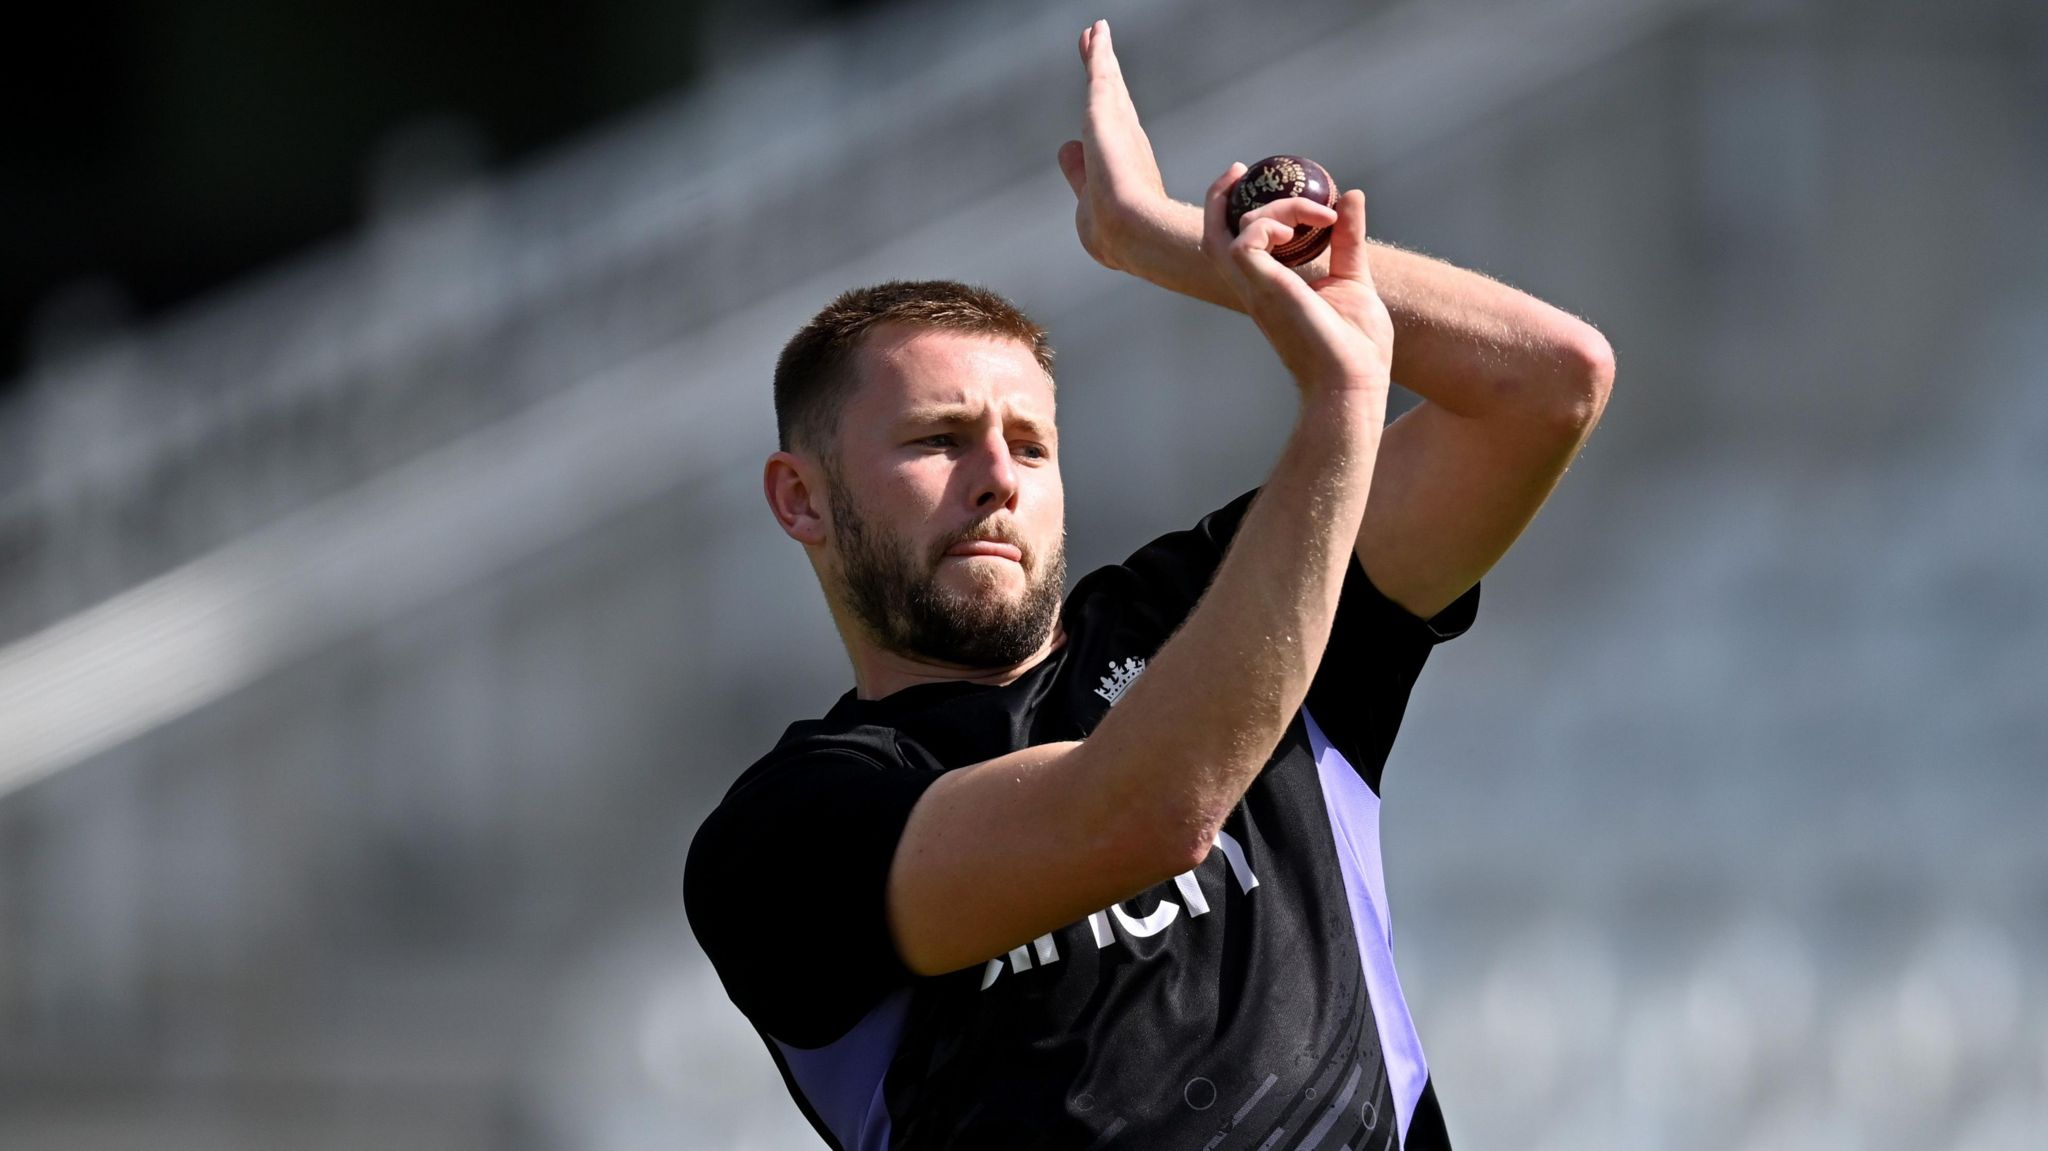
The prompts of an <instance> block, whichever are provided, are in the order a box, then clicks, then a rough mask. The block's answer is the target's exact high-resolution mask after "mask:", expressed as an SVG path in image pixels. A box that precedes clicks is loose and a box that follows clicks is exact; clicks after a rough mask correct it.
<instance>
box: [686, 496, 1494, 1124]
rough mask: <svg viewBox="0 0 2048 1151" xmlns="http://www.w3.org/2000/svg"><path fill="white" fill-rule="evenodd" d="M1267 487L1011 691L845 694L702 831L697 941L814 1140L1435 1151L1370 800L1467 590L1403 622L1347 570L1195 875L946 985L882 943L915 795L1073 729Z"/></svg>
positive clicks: (1110, 592)
mask: <svg viewBox="0 0 2048 1151" xmlns="http://www.w3.org/2000/svg"><path fill="white" fill-rule="evenodd" d="M1256 495H1257V493H1256V492H1251V493H1247V494H1246V495H1244V496H1242V497H1240V498H1238V499H1237V500H1235V501H1233V502H1231V503H1230V504H1229V505H1228V506H1226V507H1224V508H1222V509H1220V510H1218V511H1216V512H1214V513H1212V514H1211V515H1209V516H1207V517H1205V518H1204V519H1203V520H1202V521H1201V522H1200V523H1199V524H1198V525H1197V526H1195V527H1194V528H1193V529H1191V530H1187V531H1179V532H1174V533H1172V534H1169V535H1166V536H1162V537H1161V538H1159V539H1157V540H1154V541H1153V542H1152V543H1150V544H1147V545H1146V546H1145V547H1143V548H1141V549H1140V550H1139V551H1137V552H1136V553H1135V554H1133V555H1132V556H1131V557H1130V558H1129V559H1127V560H1125V561H1124V562H1123V563H1121V564H1112V565H1110V566H1107V567H1104V568H1100V569H1098V570H1096V571H1094V572H1091V573H1089V574H1088V575H1087V576H1086V577H1085V578H1083V579H1082V580H1080V581H1079V582H1078V583H1077V584H1076V585H1075V586H1074V589H1073V591H1072V592H1071V593H1070V594H1069V595H1068V597H1067V599H1066V601H1065V603H1064V605H1063V607H1062V612H1061V622H1062V624H1063V626H1064V628H1065V631H1066V637H1067V639H1066V642H1065V644H1064V645H1062V646H1061V647H1059V648H1058V649H1056V650H1055V651H1054V652H1053V653H1052V654H1051V655H1049V656H1048V657H1047V658H1046V659H1045V660H1043V661H1042V662H1040V663H1039V664H1038V665H1037V666H1035V667H1033V668H1032V669H1031V670H1030V671H1028V672H1026V673H1025V674H1024V675H1022V676H1020V677H1019V678H1017V679H1016V680H1014V681H1012V682H1010V683H1008V684H1003V685H999V686H998V685H987V684H972V683H961V682H949V683H932V684H921V685H918V686H915V687H909V688H905V689H903V690H901V691H898V692H895V693H893V694H891V695H889V696H886V697H884V698H881V699H875V700H862V699H857V698H855V697H854V695H853V693H851V692H849V693H848V694H847V695H846V696H845V697H843V698H841V699H840V700H839V702H838V703H837V704H836V705H834V706H833V708H832V709H831V711H830V712H828V713H827V714H826V715H825V716H824V718H822V719H817V720H808V721H804V722H801V723H797V724H794V725H792V726H791V727H790V728H789V730H788V731H787V733H785V734H784V736H783V737H782V739H781V741H780V742H779V743H778V744H777V745H776V747H775V749H774V750H773V751H772V752H770V753H769V754H768V755H766V756H764V757H763V758H762V759H761V760H760V761H759V762H757V763H755V764H754V765H753V766H752V767H750V768H748V769H747V771H746V772H745V773H744V774H742V775H741V776H740V778H739V779H738V780H737V781H736V782H735V783H734V784H733V786H732V788H731V790H730V791H729V792H728V793H727V794H726V796H725V799H724V801H723V802H722V803H721V804H720V805H719V807H718V808H717V809H715V810H714V811H713V812H712V814H711V815H710V816H709V817H708V818H706V820H705V822H704V824H703V825H702V827H701V828H700V829H699V830H698V832H697V836H696V839H695V841H694V842H693V843H692V845H691V850H690V856H689V862H688V866H687V870H686V875H685V882H684V892H685V902H686V906H687V910H688V914H689V917H690V923H691V926H692V928H693V929H694V930H695V932H696V934H697V938H698V940H699V942H700V943H701V944H702V945H703V947H704V949H705V951H706V953H707V954H708V955H709V956H710V958H711V961H712V963H713V965H714V966H715V967H716V968H717V970H718V973H719V976H720V978H721V979H722V980H723V981H724V984H725V988H726V991H727V994H728V995H730V996H731V998H732V1001H733V1002H734V1003H735V1004H736V1005H737V1006H738V1007H739V1009H740V1010H741V1011H742V1012H744V1013H745V1014H746V1016H747V1017H748V1019H749V1020H751V1021H752V1023H753V1024H754V1026H755V1028H756V1029H757V1030H758V1031H759V1032H760V1034H761V1037H762V1039H763V1041H764V1042H765V1043H766V1044H767V1047H768V1050H769V1052H770V1054H771V1055H772V1057H773V1058H774V1060H775V1062H776V1065H777V1066H778V1067H779V1068H780V1069H781V1071H782V1074H783V1078H784V1080H785V1082H786V1084H787V1085H788V1088H789V1091H790V1094H791V1095H792V1096H793V1097H794V1098H795V1100H796V1102H797V1104H798V1106H799V1107H801V1108H802V1110H803V1112H804V1114H805V1115H806V1116H807V1117H808V1118H809V1119H810V1121H811V1123H812V1124H813V1125H814V1126H815V1127H816V1128H817V1130H818V1133H819V1134H820V1135H821V1136H822V1137H823V1138H824V1139H825V1141H826V1142H827V1143H828V1144H829V1145H830V1146H832V1147H834V1148H838V1149H840V1151H855V1149H859V1151H881V1149H885V1148H891V1149H911V1148H919V1149H922V1148H966V1147H971V1148H976V1149H1000V1148H1027V1147H1028V1148H1061V1149H1066V1148H1071V1149H1073V1151H1082V1149H1084V1148H1085V1149H1107V1148H1159V1147H1176V1148H1188V1149H1189V1151H1239V1149H1242V1151H1278V1149H1281V1148H1299V1149H1301V1151H1314V1149H1319V1148H1321V1149H1327V1151H1340V1149H1349V1151H1366V1149H1367V1148H1395V1147H1404V1148H1410V1149H1418V1148H1423V1149H1426V1148H1443V1147H1448V1146H1449V1141H1448V1138H1447V1136H1446V1134H1445V1132H1444V1127H1443V1120H1442V1116H1441V1114H1440V1112H1439V1111H1438V1108H1437V1104H1436V1098H1435V1092H1434V1090H1433V1088H1432V1087H1431V1084H1430V1081H1429V1068H1428V1064H1427V1062H1426V1061H1425V1060H1424V1058H1423V1052H1422V1045H1421V1042H1420V1041H1419V1040H1418V1039H1417V1037H1416V1033H1415V1027H1414V1025H1413V1023H1412V1022H1411V1021H1410V1018H1409V1014H1408V1008H1407V1005H1406V1004H1405V1002H1404V1001H1403V1000H1402V996H1401V988H1400V983H1399V982H1398V980H1397V979H1396V978H1395V973H1394V963H1393V953H1392V948H1391V943H1390V936H1391V931H1392V923H1391V920H1390V919H1389V917H1388V912H1387V899H1386V884H1385V880H1384V877H1383V873H1382V871H1381V866H1380V851H1379V826H1380V825H1379V815H1380V812H1379V808H1380V801H1379V783H1380V772H1381V770H1382V768H1383V766H1384V764H1385V762H1386V758H1387V752H1388V749H1389V748H1390V747H1391V746H1392V744H1393V741H1394V736H1395V732H1396V731H1397V730H1398V728H1399V727H1400V723H1401V715H1402V712H1403V711H1404V710H1405V708H1406V706H1407V701H1408V696H1409V692H1410V689H1411V688H1412V687H1413V685H1414V683H1415V679H1416V675H1417V673H1419V672H1420V671H1421V669H1422V666H1423V662H1424V661H1425V660H1426V659H1427V658H1428V656H1429V652H1430V650H1431V648H1432V647H1433V646H1434V645H1435V644H1437V643H1438V642H1440V641H1442V640H1445V639H1448V638H1451V637H1453V636H1456V635H1458V634H1460V633H1462V632H1463V631H1464V630H1465V629H1466V628H1467V627H1469V626H1470V625H1471V622H1472V619H1473V616H1474V614H1475V612H1476V610H1477V606H1478V593H1479V589H1478V588H1477V587H1476V586H1475V587H1473V588H1472V589H1471V590H1470V591H1468V592H1466V593H1465V594H1464V595H1463V596H1462V597H1460V598H1459V599H1458V600H1457V602H1455V603H1453V604H1452V605H1451V606H1449V607H1448V608H1446V609H1444V610H1443V611H1442V612H1440V613H1438V614H1437V615H1436V616H1435V617H1434V618H1432V619H1430V620H1422V619H1418V618H1416V617H1415V616H1414V615H1412V614H1411V613H1409V612H1408V611H1406V610H1404V609H1403V608H1401V607H1400V606H1399V605H1397V604H1395V603H1393V602H1392V601H1391V600H1389V599H1387V598H1386V597H1385V596H1384V595H1382V594H1381V593H1380V592H1379V591H1378V590H1377V589H1376V588H1375V587H1374V586H1373V584H1372V582H1371V580H1370V579H1368V578H1367V577H1366V574H1365V572H1364V570H1363V569H1362V568H1361V567H1360V565H1359V564H1358V562H1357V560H1356V559H1355V558H1354V559H1353V561H1352V563H1351V567H1350V569H1349V572H1348V574H1347V575H1346V577H1345V581H1344V587H1343V591H1342V595H1341V598H1340V600H1339V604H1338V609H1337V615H1336V620H1335V623H1334V624H1333V626H1332V630H1331V638H1330V643H1329V645H1328V647H1327V649H1326V651H1325V654H1324V656H1323V660H1322V663H1321V664H1320V665H1319V667H1318V669H1317V672H1316V675H1315V677H1314V680H1313V683H1312V686H1311V688H1310V690H1309V693H1308V698H1307V702H1306V703H1305V705H1304V706H1303V708H1302V709H1301V711H1300V712H1299V713H1298V714H1297V715H1296V716H1295V718H1294V720H1293V721H1292V723H1290V725H1289V726H1288V729H1287V732H1286V735H1285V736H1284V737H1283V738H1282V739H1281V741H1280V743H1279V745H1278V746H1277V747H1276V748H1275V749H1274V751H1273V755H1272V758H1271V759H1270V760H1269V761H1268V763H1267V765H1266V766H1265V768H1264V769H1263V770H1262V771H1261V773H1260V774H1259V776H1258V778H1257V779H1256V780H1255V781H1254V782H1253V783H1252V785H1251V787H1250V789H1249V790H1248V791H1247V792H1246V793H1245V795H1244V797H1243V799H1241V800H1240V801H1239V802H1238V804H1237V805H1236V807H1235V808H1233V809H1232V811H1231V812H1230V814H1229V816H1228V818H1227V819H1225V821H1224V823H1223V825H1222V831H1221V832H1220V833H1219V834H1218V835H1217V836H1216V840H1215V846H1214V848H1213V849H1212V850H1211V851H1210V853H1209V855H1208V858H1207V859H1206V860H1205V861H1204V862H1203V863H1202V864H1201V865H1200V866H1198V867H1196V868H1194V869H1192V870H1190V871H1187V872H1184V873H1182V874H1181V875H1178V876H1175V877H1174V878H1173V879H1171V880H1168V881H1166V882H1163V883H1161V884H1159V885H1158V886H1156V887H1154V888H1152V889H1151V890H1149V891H1145V892H1143V893H1140V894H1137V895H1134V896H1133V897H1131V898H1130V899H1126V900H1124V901H1122V902H1121V903H1118V904H1115V905H1112V906H1110V907H1106V908H1103V909H1102V910H1101V911H1099V912H1096V913H1094V914H1092V915H1089V916H1088V917H1087V918H1085V919H1083V920H1080V921H1079V922H1076V923H1073V924H1070V925H1068V926H1067V927H1064V928H1062V929H1060V930H1058V931H1054V932H1050V933H1048V934H1046V935H1042V936H1040V937H1039V938H1037V939H1035V940H1030V941H1027V942H1024V943H1023V944H1021V945H1020V946H1018V947H1017V948H1015V949H1014V950H1011V951H1010V952H1008V953H1007V954H1004V955H1000V956H995V957H992V958H990V959H989V960H988V962H987V963H985V964H982V965H980V966H977V967H973V968H969V969H965V970H961V971H955V972H952V973H949V974H945V975H940V976H934V977H920V976H917V975H914V974H913V973H911V972H910V971H909V970H908V969H907V968H906V967H905V966H904V964H903V961H902V959H901V958H900V956H899V955H898V954H897V952H896V950H895V947H894V944H893V942H892V940H891V938H890V934H889V930H888V926H887V921H886V913H885V905H884V899H885V890H886V885H887V881H888V874H889V867H890V863H891V861H892V859H893V858H894V853H895V848H896V844H897V841H898V839H899V838H900V837H901V835H902V832H903V827H904V824H905V821H906V820H907V819H908V817H909V813H910V810H911V808H912V807H913V806H914V805H915V804H916V802H917V800H918V797H919V796H921V795H922V794H923V793H924V789H925V788H926V787H928V786H930V785H931V783H932V781H933V780H935V779H937V778H938V777H939V776H940V775H941V774H943V773H944V772H946V771H950V770H952V769H954V768H959V767H964V766H967V765H970V764H975V763H979V762H982V761H984V760H988V759H992V758H994V757H996V756H999V755H1004V754H1007V753H1009V752H1013V751H1017V750H1019V749H1021V748H1024V747H1027V746H1031V745H1034V744H1040V743H1046V742H1052V741H1059V740H1071V739H1082V738H1086V737H1087V735H1088V734H1089V732H1091V731H1092V730H1094V728H1095V725H1096V724H1097V723H1098V722H1100V721H1101V719H1102V717H1103V716H1104V715H1105V714H1107V712H1108V711H1109V709H1110V708H1111V707H1112V706H1114V704H1115V703H1116V701H1117V699H1118V698H1119V696H1121V694H1122V693H1123V691H1124V690H1125V689H1126V688H1127V687H1129V686H1130V684H1131V682H1132V681H1133V680H1135V679H1136V678H1137V677H1138V676H1140V675H1143V674H1144V669H1145V663H1146V661H1147V660H1148V659H1150V658H1151V657H1152V655H1153V654H1154V653H1155V652H1156V651H1158V649H1159V648H1160V646H1161V645H1162V644H1164V642H1165V641H1166V639H1167V638H1168V637H1169V636H1170V635H1172V633H1173V631H1174V629H1175V628H1177V627H1178V626H1179V625H1180V624H1181V622H1182V621H1183V620H1184V619H1185V618H1186V617H1187V615H1188V613H1189V612H1190V611H1191V610H1192V609H1193V608H1194V606H1195V604H1196V602H1197V600H1199V599H1200V597H1201V595H1202V592H1203V591H1204V589H1205V588H1207V586H1208V584H1209V580H1210V578H1211V577H1212V576H1213V575H1214V574H1215V572H1216V568H1217V566H1218V564H1219V563H1220V561H1221V560H1222V557H1223V554H1224V551H1225V549H1226V548H1227V547H1228V546H1229V543H1230V540H1231V538H1232V536H1233V535H1234V534H1235V533H1236V530H1237V527H1238V525H1239V523H1240V522H1241V521H1242V520H1243V518H1244V515H1245V512H1246V509H1247V508H1248V507H1249V506H1250V504H1251V501H1252V499H1253V498H1254V497H1255V496H1256ZM1031 881H1032V879H1031V874H1030V871H1029V869H1028V868H1026V869H1022V870H1020V871H1019V872H1018V874H1017V875H1016V876H1015V877H1014V879H1013V882H1016V883H1030V882H1031Z"/></svg>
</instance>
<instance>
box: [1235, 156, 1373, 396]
mask: <svg viewBox="0 0 2048 1151" xmlns="http://www.w3.org/2000/svg"><path fill="white" fill-rule="evenodd" d="M1244 170H1245V168H1244V165H1243V164H1232V165H1231V166H1230V167H1229V169H1228V170H1226V171H1225V172H1224V173H1223V175H1221V176H1219V177H1217V179H1216V182H1215V183H1214V184H1211V185H1210V186H1209V197H1208V201H1207V204H1206V206H1205V216H1204V221H1203V232H1202V251H1203V252H1204V253H1205V254H1206V255H1207V256H1208V257H1209V261H1210V263H1211V264H1213V265H1214V266H1215V269H1216V272H1217V274H1218V275H1220V276H1221V277H1222V278H1223V279H1224V281H1225V282H1227V283H1228V284H1229V285H1230V286H1231V288H1232V289H1233V290H1234V291H1235V292H1236V293H1237V296H1238V299H1239V300H1240V302H1241V303H1242V304H1243V306H1244V310H1245V311H1246V312H1247V313H1249V314H1250V315H1251V317H1252V320H1253V321H1254V322H1255V323H1257V324H1258V325H1259V330H1260V331H1262V332H1264V333H1265V335H1266V341H1267V342H1268V343H1270V344H1272V345H1273V350H1274V352H1276V353H1278V354H1279V356H1280V362H1281V363H1283V364H1285V365H1286V366H1287V370H1288V371H1289V372H1291V373H1292V374H1293V375H1294V379H1295V382H1296V384H1298V385H1299V386H1300V387H1301V389H1302V393H1303V395H1304V396H1310V397H1313V396H1320V395H1324V394H1327V393H1331V392H1337V391H1343V392H1353V393H1359V392H1363V393H1373V394H1377V395H1378V396H1379V398H1380V399H1381V400H1382V401H1384V398H1385V394H1386V389H1387V381H1388V376H1389V372H1390V368H1391V365H1392V364H1393V359H1394V321H1393V319H1392V317H1390V316H1389V315H1388V314H1387V306H1386V304H1384V303H1382V302H1381V300H1380V297H1379V293H1378V292H1377V291H1375V290H1374V289H1373V284H1372V268H1371V266H1370V265H1369V264H1368V263H1367V259H1366V247H1365V193H1363V192H1360V191H1358V190H1357V189H1353V190H1351V191H1349V192H1346V193H1344V194H1343V196H1342V197H1340V198H1339V199H1338V201H1337V206H1336V208H1334V209H1331V208H1326V207H1324V206H1323V205H1321V204H1318V203H1315V202H1314V201H1312V200H1304V199H1301V198H1299V197H1295V198H1292V199H1286V200H1276V201H1274V202H1273V203H1270V204H1266V205H1264V206H1262V207H1259V208H1255V209H1253V210H1252V211H1250V212H1246V213H1245V214H1244V218H1243V219H1242V220H1240V221H1239V222H1238V232H1237V235H1235V236H1232V235H1231V234H1230V227H1229V225H1228V224H1227V223H1226V222H1225V221H1226V215H1225V208H1226V201H1227V200H1228V198H1229V195H1230V186H1231V185H1232V184H1234V183H1236V182H1237V179H1238V177H1239V176H1242V175H1243V174H1244ZM1297 225H1305V226H1308V227H1312V228H1321V227H1326V226H1330V225H1335V227H1334V229H1333V231H1332V234H1331V236H1330V271H1329V274H1328V275H1325V276H1322V277H1320V278H1319V279H1316V280H1315V281H1313V282H1307V283H1305V282H1303V281H1302V279H1301V278H1300V277H1299V276H1297V275H1295V273H1294V272H1293V271H1292V270H1291V269H1289V268H1287V267H1286V266H1284V265H1282V264H1281V263H1280V262H1279V261H1278V260H1275V259H1274V258H1273V255H1272V252H1273V249H1274V248H1276V247H1278V246H1280V245H1282V244H1285V243H1286V242H1287V241H1288V240H1290V239H1292V238H1293V236H1294V229H1295V227H1296V226H1297Z"/></svg>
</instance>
